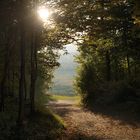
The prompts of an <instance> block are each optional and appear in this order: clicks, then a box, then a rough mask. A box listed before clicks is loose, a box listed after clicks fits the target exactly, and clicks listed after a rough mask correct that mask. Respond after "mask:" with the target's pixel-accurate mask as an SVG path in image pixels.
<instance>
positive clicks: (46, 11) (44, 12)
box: [37, 7, 50, 22]
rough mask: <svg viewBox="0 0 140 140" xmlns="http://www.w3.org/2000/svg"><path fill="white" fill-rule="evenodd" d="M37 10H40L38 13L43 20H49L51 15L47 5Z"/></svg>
mask: <svg viewBox="0 0 140 140" xmlns="http://www.w3.org/2000/svg"><path fill="white" fill-rule="evenodd" d="M37 12H38V15H39V17H40V18H41V20H42V21H43V22H47V20H48V19H49V17H50V11H49V9H47V8H45V7H41V8H39V9H38V11H37Z"/></svg>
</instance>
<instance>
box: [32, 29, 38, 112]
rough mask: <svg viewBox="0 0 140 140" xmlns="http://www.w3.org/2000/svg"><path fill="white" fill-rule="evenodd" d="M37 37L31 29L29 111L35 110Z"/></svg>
mask: <svg viewBox="0 0 140 140" xmlns="http://www.w3.org/2000/svg"><path fill="white" fill-rule="evenodd" d="M36 43H37V38H36V32H35V31H33V35H32V44H31V84H30V101H31V108H30V109H31V113H34V111H35V84H36V78H37V73H36V71H37V67H36V59H37V58H36V56H37V51H36V45H37V44H36Z"/></svg>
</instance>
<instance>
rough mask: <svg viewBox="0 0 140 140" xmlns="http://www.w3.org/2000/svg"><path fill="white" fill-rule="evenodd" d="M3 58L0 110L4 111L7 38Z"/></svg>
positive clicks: (7, 57) (7, 59) (7, 54)
mask: <svg viewBox="0 0 140 140" xmlns="http://www.w3.org/2000/svg"><path fill="white" fill-rule="evenodd" d="M5 53H6V54H5V59H4V69H3V74H2V80H1V83H0V84H1V87H0V94H1V98H0V112H4V100H5V99H4V89H5V83H6V78H7V72H8V71H7V70H8V65H9V39H8V40H7V45H6V47H5Z"/></svg>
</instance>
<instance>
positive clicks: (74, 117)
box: [49, 100, 140, 140]
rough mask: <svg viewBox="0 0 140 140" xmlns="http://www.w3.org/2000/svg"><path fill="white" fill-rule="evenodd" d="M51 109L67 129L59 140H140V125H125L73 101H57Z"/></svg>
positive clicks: (52, 104)
mask: <svg viewBox="0 0 140 140" xmlns="http://www.w3.org/2000/svg"><path fill="white" fill-rule="evenodd" d="M49 107H50V108H51V109H52V110H53V111H54V112H55V113H56V114H58V115H59V116H60V117H62V119H63V120H64V123H65V125H66V129H65V130H64V133H63V135H62V137H61V138H58V140H140V123H136V124H135V125H133V124H129V123H125V122H123V121H122V120H119V119H116V118H115V119H114V118H113V117H109V116H107V115H103V114H98V113H93V112H90V111H88V110H85V109H83V108H81V107H79V106H76V102H75V101H72V100H57V101H52V102H50V103H49Z"/></svg>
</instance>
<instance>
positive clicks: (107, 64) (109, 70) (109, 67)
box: [106, 51, 111, 81]
mask: <svg viewBox="0 0 140 140" xmlns="http://www.w3.org/2000/svg"><path fill="white" fill-rule="evenodd" d="M110 61H111V60H110V54H109V51H107V52H106V79H107V81H110V80H111V65H110Z"/></svg>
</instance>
